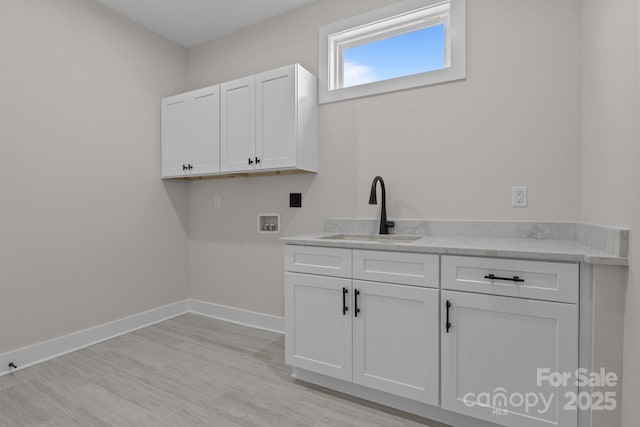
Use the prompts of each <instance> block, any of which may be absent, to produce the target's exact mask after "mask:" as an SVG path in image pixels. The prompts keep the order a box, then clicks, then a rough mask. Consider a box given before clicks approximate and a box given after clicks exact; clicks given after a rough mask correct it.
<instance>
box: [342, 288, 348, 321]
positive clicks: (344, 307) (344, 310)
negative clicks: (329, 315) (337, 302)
mask: <svg viewBox="0 0 640 427" xmlns="http://www.w3.org/2000/svg"><path fill="white" fill-rule="evenodd" d="M348 293H349V290H348V289H347V288H342V315H343V316H345V315H346V314H347V311H349V307H347V294H348Z"/></svg>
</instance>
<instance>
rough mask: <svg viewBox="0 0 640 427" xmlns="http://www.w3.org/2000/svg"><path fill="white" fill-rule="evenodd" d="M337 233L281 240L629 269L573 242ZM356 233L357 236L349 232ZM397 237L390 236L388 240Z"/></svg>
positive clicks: (623, 259)
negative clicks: (380, 238)
mask: <svg viewBox="0 0 640 427" xmlns="http://www.w3.org/2000/svg"><path fill="white" fill-rule="evenodd" d="M336 234H350V233H335V232H324V233H315V234H306V235H300V236H291V237H283V238H281V239H280V240H281V241H282V242H284V243H286V244H292V245H309V246H323V247H334V248H351V249H366V250H386V251H394V252H416V253H433V254H442V255H469V256H487V257H499V258H514V259H531V260H546V261H564V262H586V263H589V264H602V265H615V266H628V265H629V259H628V257H623V256H615V255H612V254H610V253H607V252H604V251H601V250H598V249H594V248H591V247H589V246H587V245H585V244H584V243H581V242H579V241H576V240H550V239H522V238H492V237H464V236H422V237H420V238H419V239H418V240H416V241H413V242H393V243H391V242H389V243H387V242H385V243H380V242H370V241H361V240H360V241H359V240H348V239H344V240H343V239H341V240H334V239H328V238H327V237H330V236H334V235H336ZM351 234H357V233H351ZM394 236H395V237H397V236H399V235H390V237H394Z"/></svg>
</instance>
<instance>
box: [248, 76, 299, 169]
mask: <svg viewBox="0 0 640 427" xmlns="http://www.w3.org/2000/svg"><path fill="white" fill-rule="evenodd" d="M295 82H296V75H295V67H294V66H293V65H291V66H287V67H283V68H279V69H277V70H272V71H268V72H265V73H261V74H258V75H257V76H256V156H257V157H258V158H259V159H260V163H259V164H257V165H256V169H278V168H288V167H295V165H296V154H297V153H296V151H297V150H296V145H297V141H296V109H295Z"/></svg>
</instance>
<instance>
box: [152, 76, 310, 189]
mask: <svg viewBox="0 0 640 427" xmlns="http://www.w3.org/2000/svg"><path fill="white" fill-rule="evenodd" d="M270 171H273V172H276V171H307V172H317V171H318V84H317V79H316V77H315V76H313V75H312V74H311V73H309V72H308V71H307V70H305V69H304V68H302V67H301V66H300V65H298V64H295V65H288V66H286V67H282V68H278V69H275V70H271V71H267V72H264V73H260V74H257V75H253V76H249V77H245V78H242V79H238V80H233V81H230V82H226V83H222V84H221V85H219V86H212V87H210V88H204V89H200V90H196V91H193V92H188V93H184V94H181V95H176V96H172V97H169V98H165V99H163V100H162V177H163V178H180V177H195V176H204V175H218V174H234V173H251V172H270Z"/></svg>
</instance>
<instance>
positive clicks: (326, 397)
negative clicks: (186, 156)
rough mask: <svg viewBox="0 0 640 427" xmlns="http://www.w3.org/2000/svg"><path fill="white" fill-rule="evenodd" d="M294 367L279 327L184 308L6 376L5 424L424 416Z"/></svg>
mask: <svg viewBox="0 0 640 427" xmlns="http://www.w3.org/2000/svg"><path fill="white" fill-rule="evenodd" d="M290 373H291V370H290V368H289V367H287V366H285V365H284V338H283V336H282V335H280V334H275V333H271V332H265V331H260V330H256V329H252V328H248V327H244V326H239V325H234V324H231V323H227V322H223V321H218V320H214V319H210V318H207V317H202V316H198V315H195V314H185V315H183V316H179V317H176V318H174V319H171V320H167V321H165V322H162V323H159V324H157V325H154V326H150V327H148V328H145V329H141V330H139V331H136V332H132V333H130V334H127V335H123V336H121V337H118V338H114V339H112V340H109V341H106V342H104V343H101V344H97V345H94V346H92V347H89V348H86V349H83V350H80V351H77V352H74V353H70V354H68V355H66V356H62V357H59V358H57V359H54V360H51V361H49V362H45V363H42V364H39V365H37V366H34V367H31V368H28V369H24V370H22V371H18V372H16V373H15V374H13V375H6V376H4V377H0V426H2V427H4V426H7V427H18V426H39V427H40V426H47V427H71V426H81V427H89V426H119V427H120V426H122V427H129V426H135V427H138V426H153V427H162V426H167V427H179V426H223V427H227V426H229V427H233V426H277V427H287V426H313V427H328V426H340V427H345V426H362V427H365V426H366V427H373V426H385V427H387V426H426V425H427V424H425V423H424V420H421V419H419V418H416V417H412V416H409V415H406V414H402V413H400V412H396V411H394V410H391V409H386V408H382V407H380V406H377V405H374V404H371V403H368V402H365V401H362V400H359V399H355V398H351V397H348V396H344V395H339V394H337V393H334V392H330V391H327V390H323V389H319V388H315V387H312V386H309V385H307V384H304V383H302V382H298V381H294V380H292V379H291V377H290ZM428 425H430V426H432V427H442V426H441V425H440V424H436V423H431V424H428Z"/></svg>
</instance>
